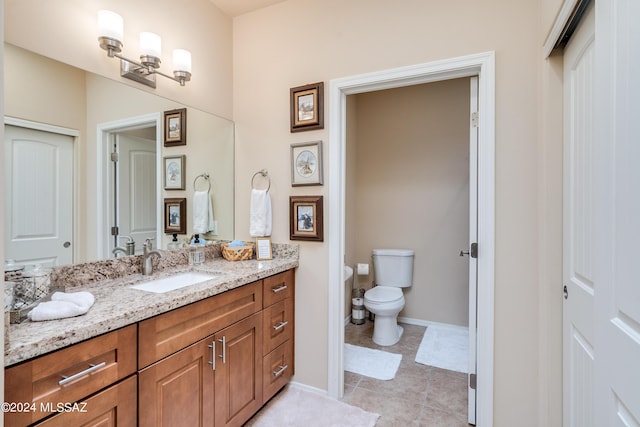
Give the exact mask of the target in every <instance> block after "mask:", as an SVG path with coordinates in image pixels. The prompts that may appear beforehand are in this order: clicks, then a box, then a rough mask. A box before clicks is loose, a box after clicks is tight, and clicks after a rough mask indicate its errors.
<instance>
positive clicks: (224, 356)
mask: <svg viewBox="0 0 640 427" xmlns="http://www.w3.org/2000/svg"><path fill="white" fill-rule="evenodd" d="M218 341H220V342H221V343H222V354H221V355H220V356H218V357H220V358H221V359H222V363H227V337H222V339H219V340H218Z"/></svg>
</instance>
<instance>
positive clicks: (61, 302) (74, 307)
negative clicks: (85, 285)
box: [27, 292, 95, 322]
mask: <svg viewBox="0 0 640 427" xmlns="http://www.w3.org/2000/svg"><path fill="white" fill-rule="evenodd" d="M94 302H95V298H94V296H93V294H91V293H90V292H73V293H64V292H55V293H54V294H53V295H51V301H45V302H41V303H40V304H38V305H37V306H35V307H34V308H33V310H31V311H30V312H29V314H28V315H27V316H28V317H29V319H31V321H33V322H41V321H44V320H55V319H64V318H67V317H75V316H80V315H82V314H85V313H86V312H87V311H89V309H90V308H91V306H93V303H94Z"/></svg>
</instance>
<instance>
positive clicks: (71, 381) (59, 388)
mask: <svg viewBox="0 0 640 427" xmlns="http://www.w3.org/2000/svg"><path fill="white" fill-rule="evenodd" d="M135 371H136V325H131V326H127V327H126V328H122V329H119V330H117V331H114V332H110V333H108V334H105V335H101V336H99V337H96V338H92V339H90V340H88V341H84V342H81V343H79V344H75V345H73V346H70V347H67V348H64V349H62V350H59V351H56V352H55V353H51V354H48V355H45V356H41V357H38V358H35V359H32V360H30V361H28V362H26V363H23V364H21V365H17V366H14V367H11V368H8V369H6V371H5V389H4V390H5V391H4V395H5V401H6V402H15V403H16V404H25V403H32V404H33V406H32V408H33V409H34V410H32V411H27V412H7V413H6V414H5V423H6V424H7V425H15V426H19V425H27V424H30V423H32V422H34V421H37V420H39V419H41V418H43V417H45V416H47V415H49V414H50V413H52V412H53V411H52V410H48V409H55V408H56V406H57V404H58V403H63V404H64V403H69V404H70V403H73V402H77V401H78V400H79V399H82V398H84V397H85V396H88V395H90V394H92V393H95V392H96V391H98V390H101V389H103V388H105V387H107V386H109V385H111V384H113V383H115V382H117V381H119V380H121V379H122V378H125V377H127V376H128V375H130V374H132V373H134V372H135Z"/></svg>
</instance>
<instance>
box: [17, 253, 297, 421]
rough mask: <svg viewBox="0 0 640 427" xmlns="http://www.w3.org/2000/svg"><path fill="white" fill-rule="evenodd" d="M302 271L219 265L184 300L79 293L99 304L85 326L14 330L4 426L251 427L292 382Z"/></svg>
mask: <svg viewBox="0 0 640 427" xmlns="http://www.w3.org/2000/svg"><path fill="white" fill-rule="evenodd" d="M297 265H298V258H297V250H296V251H295V254H294V253H289V254H287V255H286V256H284V257H280V258H278V257H274V259H273V260H270V261H256V260H251V261H241V262H228V261H225V260H224V259H222V258H214V259H213V260H210V261H209V262H207V263H205V264H204V265H203V266H202V268H198V271H201V272H207V273H209V274H211V277H213V278H211V279H209V280H207V281H205V282H203V283H198V284H194V285H192V286H188V287H184V288H181V289H178V290H174V291H169V292H165V293H154V292H146V291H142V290H139V289H134V288H132V286H133V285H136V284H138V283H139V282H141V281H144V280H148V278H145V277H142V276H141V275H128V276H125V277H121V278H118V279H113V280H105V281H100V282H97V283H94V284H92V285H87V286H85V287H79V288H77V289H75V290H88V291H90V292H92V293H94V295H95V296H96V303H95V305H94V307H92V308H91V310H90V311H89V313H87V314H86V315H85V316H80V317H77V318H70V319H61V320H54V321H48V322H24V323H22V324H18V325H11V331H10V339H11V346H10V348H9V351H8V352H7V356H6V357H5V363H7V366H6V369H5V401H6V402H9V406H8V407H7V411H5V424H6V425H11V426H23V425H25V426H26V425H30V424H32V423H37V424H36V425H41V426H63V425H64V426H69V425H79V424H82V425H119V426H129V425H130V426H135V425H140V426H147V425H148V426H160V425H164V426H175V425H215V426H241V425H242V424H243V423H244V422H246V421H247V420H248V419H249V418H250V417H251V416H252V415H253V414H254V413H255V412H257V411H258V410H259V409H260V407H261V406H262V405H263V404H264V403H265V402H266V401H268V400H269V399H270V398H271V397H272V396H273V395H274V394H275V393H276V392H277V391H278V390H280V389H281V388H282V387H283V386H284V385H285V384H286V383H287V382H288V381H289V380H290V379H291V377H292V376H293V371H294V315H295V311H294V301H295V274H294V269H295V268H296V267H297ZM185 269H186V270H188V266H187V267H185V266H176V267H175V268H168V269H165V270H162V271H160V272H158V273H156V274H154V276H156V275H157V276H156V277H161V278H162V277H171V276H172V275H175V274H176V273H179V272H184V271H185ZM69 291H73V290H69ZM61 347H62V348H61ZM52 414H53V415H52Z"/></svg>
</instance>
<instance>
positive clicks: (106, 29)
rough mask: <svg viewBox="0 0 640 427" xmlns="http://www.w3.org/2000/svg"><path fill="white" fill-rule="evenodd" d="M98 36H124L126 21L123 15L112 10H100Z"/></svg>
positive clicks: (117, 37)
mask: <svg viewBox="0 0 640 427" xmlns="http://www.w3.org/2000/svg"><path fill="white" fill-rule="evenodd" d="M98 36H99V37H107V38H110V39H115V40H118V41H119V42H120V43H122V40H123V38H124V23H123V21H122V16H120V15H118V14H117V13H115V12H111V11H110V10H99V11H98Z"/></svg>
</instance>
